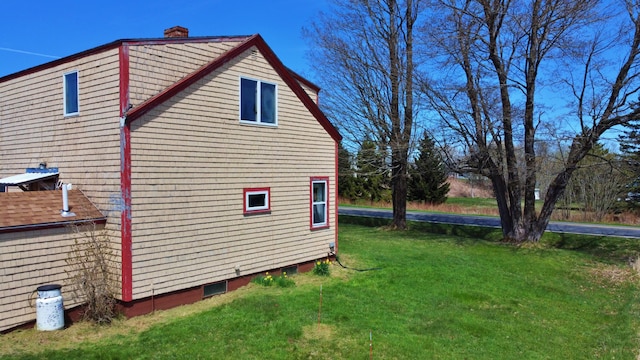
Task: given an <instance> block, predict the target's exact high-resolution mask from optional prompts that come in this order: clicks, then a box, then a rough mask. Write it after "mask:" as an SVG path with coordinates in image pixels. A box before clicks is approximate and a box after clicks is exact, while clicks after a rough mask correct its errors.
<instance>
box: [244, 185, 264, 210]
mask: <svg viewBox="0 0 640 360" xmlns="http://www.w3.org/2000/svg"><path fill="white" fill-rule="evenodd" d="M257 192H266V193H267V208H266V209H260V210H249V209H248V208H247V206H248V205H249V204H248V203H247V195H248V194H249V193H257ZM242 211H243V214H245V215H254V214H269V213H271V188H268V187H265V188H244V189H242Z"/></svg>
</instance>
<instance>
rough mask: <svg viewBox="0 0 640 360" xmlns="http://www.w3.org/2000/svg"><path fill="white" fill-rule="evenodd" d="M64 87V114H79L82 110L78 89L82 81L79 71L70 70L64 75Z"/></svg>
mask: <svg viewBox="0 0 640 360" xmlns="http://www.w3.org/2000/svg"><path fill="white" fill-rule="evenodd" d="M62 82H63V88H64V90H63V91H64V93H63V96H64V116H73V115H78V113H79V112H80V102H79V97H78V93H79V92H78V90H79V86H78V84H79V83H80V80H79V76H78V71H77V70H76V71H70V72H68V73H65V74H64V75H63V81H62Z"/></svg>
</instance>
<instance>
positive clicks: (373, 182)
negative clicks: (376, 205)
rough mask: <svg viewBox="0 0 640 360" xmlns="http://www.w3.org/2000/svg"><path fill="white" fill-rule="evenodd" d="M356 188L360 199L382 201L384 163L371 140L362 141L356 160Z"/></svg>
mask: <svg viewBox="0 0 640 360" xmlns="http://www.w3.org/2000/svg"><path fill="white" fill-rule="evenodd" d="M356 167H357V171H358V172H357V176H358V181H357V182H358V187H359V188H360V189H361V190H362V197H365V198H366V199H367V200H369V201H371V202H372V203H373V202H376V201H379V200H381V199H382V190H383V187H384V174H385V162H384V156H382V155H381V153H380V151H379V150H378V148H377V146H376V144H375V143H374V142H373V141H372V140H369V139H367V140H364V141H363V142H362V145H361V146H360V150H359V151H358V155H357V158H356Z"/></svg>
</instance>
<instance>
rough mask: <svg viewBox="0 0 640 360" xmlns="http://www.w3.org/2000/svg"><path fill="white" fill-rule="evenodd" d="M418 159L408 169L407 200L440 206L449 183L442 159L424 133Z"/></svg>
mask: <svg viewBox="0 0 640 360" xmlns="http://www.w3.org/2000/svg"><path fill="white" fill-rule="evenodd" d="M418 150H419V154H418V158H417V159H416V160H415V162H414V163H413V164H411V166H410V167H409V183H408V186H409V189H408V190H409V191H408V200H412V201H424V202H427V203H431V204H441V203H443V202H445V201H447V194H448V193H449V183H448V182H447V172H446V169H445V165H444V162H443V161H442V157H441V156H440V154H439V153H438V152H437V150H436V148H435V144H434V142H433V140H432V139H431V137H430V136H429V134H427V133H426V132H425V133H424V135H423V138H422V140H421V141H420V147H419V149H418Z"/></svg>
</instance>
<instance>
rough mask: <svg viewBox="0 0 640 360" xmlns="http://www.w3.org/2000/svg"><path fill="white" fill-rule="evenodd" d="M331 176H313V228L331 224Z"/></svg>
mask: <svg viewBox="0 0 640 360" xmlns="http://www.w3.org/2000/svg"><path fill="white" fill-rule="evenodd" d="M328 198H329V178H326V177H322V178H311V228H312V229H317V228H325V227H328V226H329V203H328Z"/></svg>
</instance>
